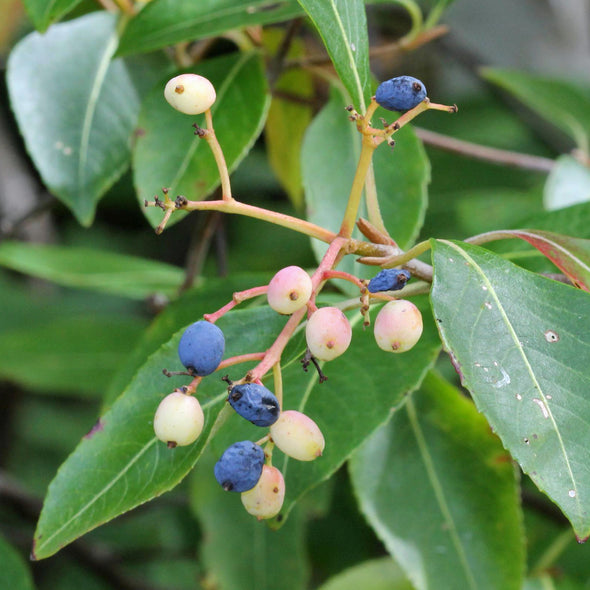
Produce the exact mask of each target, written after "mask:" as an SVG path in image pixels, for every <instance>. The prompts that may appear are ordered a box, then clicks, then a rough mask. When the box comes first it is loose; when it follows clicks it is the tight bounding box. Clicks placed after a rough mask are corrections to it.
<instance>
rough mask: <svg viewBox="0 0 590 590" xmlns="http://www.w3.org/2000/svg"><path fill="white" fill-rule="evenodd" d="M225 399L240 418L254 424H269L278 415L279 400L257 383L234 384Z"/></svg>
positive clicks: (275, 419)
mask: <svg viewBox="0 0 590 590" xmlns="http://www.w3.org/2000/svg"><path fill="white" fill-rule="evenodd" d="M227 401H228V402H229V403H230V405H231V407H232V408H233V409H234V410H235V411H236V412H237V413H238V414H239V415H240V416H242V418H246V420H249V421H250V422H252V424H255V425H256V426H270V425H271V424H274V423H275V422H276V421H277V419H278V417H279V411H280V410H279V400H278V399H277V398H276V397H275V396H274V394H273V393H272V391H270V390H268V389H266V387H264V386H263V385H259V384H258V383H243V384H241V385H234V387H232V388H231V390H230V392H229V396H228V399H227Z"/></svg>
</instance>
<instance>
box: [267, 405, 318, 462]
mask: <svg viewBox="0 0 590 590" xmlns="http://www.w3.org/2000/svg"><path fill="white" fill-rule="evenodd" d="M270 437H271V438H272V440H273V442H274V443H275V444H276V445H277V447H279V449H281V451H283V453H285V455H288V456H289V457H293V459H297V460H298V461H313V460H314V459H316V458H317V457H319V456H320V455H321V454H322V453H323V451H324V447H325V446H326V441H325V440H324V435H323V434H322V431H321V430H320V427H319V426H318V425H317V424H316V423H315V422H314V421H313V420H312V419H311V418H310V417H309V416H306V415H305V414H302V413H301V412H297V411H296V410H286V411H285V412H281V415H280V416H279V419H278V420H277V421H276V422H275V423H274V424H273V425H272V426H271V427H270Z"/></svg>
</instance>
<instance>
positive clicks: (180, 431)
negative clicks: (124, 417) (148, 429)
mask: <svg viewBox="0 0 590 590" xmlns="http://www.w3.org/2000/svg"><path fill="white" fill-rule="evenodd" d="M204 423H205V417H204V415H203V410H202V409H201V404H200V403H199V400H198V399H197V398H196V397H193V396H192V395H186V394H184V393H181V392H180V391H174V392H173V393H171V394H169V395H167V396H166V397H165V398H164V399H163V400H162V401H161V402H160V405H159V406H158V409H157V410H156V415H155V416H154V432H155V433H156V436H157V437H158V438H159V439H160V440H161V441H163V442H165V443H168V446H169V447H176V446H179V447H184V446H186V445H190V444H191V443H193V442H194V441H195V440H197V438H198V437H199V435H200V434H201V432H202V430H203V424H204Z"/></svg>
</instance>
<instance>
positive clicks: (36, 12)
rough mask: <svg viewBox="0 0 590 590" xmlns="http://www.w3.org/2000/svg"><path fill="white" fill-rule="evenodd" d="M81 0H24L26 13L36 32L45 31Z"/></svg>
mask: <svg viewBox="0 0 590 590" xmlns="http://www.w3.org/2000/svg"><path fill="white" fill-rule="evenodd" d="M80 2H81V0H52V1H51V2H48V1H47V0H24V4H25V8H26V9H27V13H28V15H29V17H30V18H31V20H32V21H33V23H34V24H35V28H36V29H37V30H38V31H41V32H43V31H45V29H47V27H48V26H49V25H50V24H51V23H54V22H56V21H58V20H59V19H60V18H61V17H62V16H65V15H66V14H68V12H70V10H72V9H73V8H74V7H75V6H76V5H77V4H80Z"/></svg>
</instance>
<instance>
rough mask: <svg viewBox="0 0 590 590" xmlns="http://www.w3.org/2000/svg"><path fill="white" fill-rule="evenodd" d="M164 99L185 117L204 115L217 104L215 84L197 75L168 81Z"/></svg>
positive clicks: (185, 75) (186, 75)
mask: <svg viewBox="0 0 590 590" xmlns="http://www.w3.org/2000/svg"><path fill="white" fill-rule="evenodd" d="M164 97H165V98H166V100H167V101H168V103H169V104H170V106H172V107H173V108H175V109H176V110H177V111H180V112H181V113H184V114H185V115H199V114H201V113H204V112H205V111H206V110H207V109H209V108H211V105H213V103H214V102H215V98H216V95H215V88H214V87H213V84H211V82H209V80H207V78H204V77H203V76H199V75H197V74H180V76H176V77H174V78H172V79H171V80H169V81H168V83H167V84H166V87H165V88H164Z"/></svg>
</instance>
